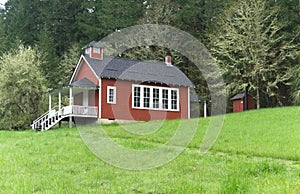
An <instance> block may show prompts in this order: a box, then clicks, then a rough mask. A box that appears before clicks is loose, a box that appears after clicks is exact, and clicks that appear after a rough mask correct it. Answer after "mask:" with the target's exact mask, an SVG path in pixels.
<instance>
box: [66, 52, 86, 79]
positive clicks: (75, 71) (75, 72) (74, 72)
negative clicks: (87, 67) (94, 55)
mask: <svg viewBox="0 0 300 194" xmlns="http://www.w3.org/2000/svg"><path fill="white" fill-rule="evenodd" d="M82 58H83V55H81V56H80V58H79V60H78V62H77V65H76V68H75V70H74V71H73V74H72V77H71V79H70V81H69V84H71V83H72V82H73V80H74V78H75V76H76V75H77V70H78V69H79V66H80V64H81V61H82Z"/></svg>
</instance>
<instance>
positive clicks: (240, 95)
mask: <svg viewBox="0 0 300 194" xmlns="http://www.w3.org/2000/svg"><path fill="white" fill-rule="evenodd" d="M244 97H245V93H239V94H237V95H235V96H234V97H232V98H231V99H230V100H237V99H242V98H244Z"/></svg>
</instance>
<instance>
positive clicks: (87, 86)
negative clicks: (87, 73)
mask: <svg viewBox="0 0 300 194" xmlns="http://www.w3.org/2000/svg"><path fill="white" fill-rule="evenodd" d="M69 88H74V92H75V93H76V91H77V92H78V91H82V90H97V89H98V88H99V87H98V86H97V85H96V84H95V83H93V82H92V81H91V80H89V79H88V78H86V77H85V78H83V79H81V80H77V81H75V82H73V83H71V84H69V85H65V86H62V87H60V88H56V89H53V90H51V91H49V93H50V94H51V93H57V92H62V93H63V94H64V93H68V92H69Z"/></svg>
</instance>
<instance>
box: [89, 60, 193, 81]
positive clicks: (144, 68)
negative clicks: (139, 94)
mask: <svg viewBox="0 0 300 194" xmlns="http://www.w3.org/2000/svg"><path fill="white" fill-rule="evenodd" d="M84 57H85V59H86V60H87V61H88V63H89V64H90V66H91V67H92V69H93V70H94V71H95V73H96V74H97V76H98V77H100V78H109V79H121V80H128V81H140V82H154V83H161V84H167V85H178V86H187V87H194V84H193V83H192V82H191V81H190V80H189V79H188V78H187V76H186V75H185V74H184V73H183V72H182V71H180V70H179V69H178V68H177V67H175V66H167V65H166V64H165V63H163V62H145V61H138V60H129V59H121V58H113V57H104V58H103V60H99V59H93V58H90V57H89V56H88V55H85V56H84Z"/></svg>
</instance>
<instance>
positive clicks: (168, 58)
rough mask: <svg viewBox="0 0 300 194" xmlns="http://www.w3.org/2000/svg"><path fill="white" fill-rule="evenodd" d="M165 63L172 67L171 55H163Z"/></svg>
mask: <svg viewBox="0 0 300 194" xmlns="http://www.w3.org/2000/svg"><path fill="white" fill-rule="evenodd" d="M165 63H166V64H167V66H169V67H172V66H173V65H172V57H171V56H166V57H165Z"/></svg>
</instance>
